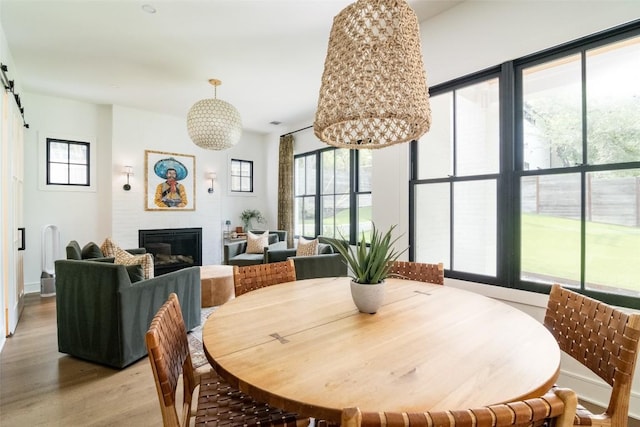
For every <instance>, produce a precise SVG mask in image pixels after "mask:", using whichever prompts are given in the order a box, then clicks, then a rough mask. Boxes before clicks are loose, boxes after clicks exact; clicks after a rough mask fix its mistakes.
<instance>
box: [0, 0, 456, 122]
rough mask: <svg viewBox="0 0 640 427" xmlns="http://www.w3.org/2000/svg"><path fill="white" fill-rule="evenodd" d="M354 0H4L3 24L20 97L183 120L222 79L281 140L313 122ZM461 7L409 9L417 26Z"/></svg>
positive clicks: (230, 94)
mask: <svg viewBox="0 0 640 427" xmlns="http://www.w3.org/2000/svg"><path fill="white" fill-rule="evenodd" d="M351 2H352V1H349V0H0V18H1V21H2V27H3V28H4V32H5V36H6V39H7V42H8V45H9V49H10V51H11V54H12V56H13V59H14V61H15V68H16V70H9V72H8V74H9V77H10V78H15V79H16V82H17V83H18V84H19V85H20V86H21V87H22V89H23V90H26V91H29V92H37V93H43V94H49V95H54V96H62V97H67V98H72V99H77V100H81V101H86V102H91V103H97V104H115V105H122V106H127V107H133V108H139V109H143V110H148V111H153V112H157V113H161V114H168V115H172V116H176V117H182V118H184V117H186V115H187V112H188V110H189V108H190V107H191V106H192V105H193V104H194V103H195V102H196V101H198V100H199V99H203V98H212V97H213V93H214V91H213V87H212V86H210V85H209V83H208V79H210V78H217V79H220V80H222V86H220V87H218V90H217V95H218V98H219V99H222V100H225V101H227V102H230V103H231V104H233V105H234V106H235V107H236V108H237V109H238V110H239V111H240V114H241V116H242V120H243V126H244V128H245V129H246V130H251V131H255V132H261V133H270V132H276V133H279V132H281V131H282V132H286V131H288V130H293V129H292V128H291V126H295V125H299V124H300V122H302V121H305V120H309V118H312V117H313V115H314V113H315V109H316V104H317V100H318V90H319V88H320V78H321V76H322V70H323V64H324V58H325V55H326V49H327V42H328V40H329V31H330V29H331V24H332V20H333V17H334V16H335V15H337V14H338V13H339V12H340V11H341V10H342V9H343V8H344V7H345V6H346V5H348V4H349V3H351ZM459 3H461V1H460V0H439V1H436V0H413V1H409V4H410V5H411V6H412V7H413V9H414V10H415V11H416V14H417V15H418V19H419V21H420V22H423V21H425V20H427V19H429V18H430V17H433V16H435V15H437V14H439V13H441V12H443V11H445V10H447V9H449V8H451V7H454V6H455V5H457V4H459ZM145 4H149V5H152V6H153V7H154V8H155V9H156V13H153V14H150V13H147V12H145V11H143V8H142V6H143V5H145ZM0 60H2V58H0ZM12 71H14V72H15V73H12ZM16 73H17V74H16ZM23 99H24V98H23ZM23 106H24V107H25V118H26V120H27V122H28V121H29V106H28V105H27V104H26V103H24V102H23ZM271 121H280V122H282V125H280V126H275V125H273V124H270V122H271ZM308 124H311V123H308Z"/></svg>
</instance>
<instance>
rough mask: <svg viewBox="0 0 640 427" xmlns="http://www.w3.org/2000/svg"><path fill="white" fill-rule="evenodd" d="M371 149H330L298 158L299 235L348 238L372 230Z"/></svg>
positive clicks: (296, 190) (296, 189)
mask: <svg viewBox="0 0 640 427" xmlns="http://www.w3.org/2000/svg"><path fill="white" fill-rule="evenodd" d="M371 165H372V157H371V152H370V150H347V149H336V148H327V149H322V150H317V151H313V152H310V153H304V154H299V155H297V156H295V221H294V229H295V234H296V235H301V236H306V237H315V236H318V235H322V236H327V237H337V238H340V237H344V238H345V239H349V240H350V241H351V242H355V240H356V238H358V239H359V237H358V236H359V234H360V233H362V232H364V233H365V236H368V235H369V232H370V230H371Z"/></svg>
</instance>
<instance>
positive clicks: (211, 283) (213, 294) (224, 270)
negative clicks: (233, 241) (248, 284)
mask: <svg viewBox="0 0 640 427" xmlns="http://www.w3.org/2000/svg"><path fill="white" fill-rule="evenodd" d="M200 286H201V292H202V293H201V299H202V304H201V305H202V307H212V306H215V305H222V304H224V303H225V302H227V301H229V300H230V299H231V298H233V297H234V296H235V290H234V287H233V266H231V265H203V266H202V267H200Z"/></svg>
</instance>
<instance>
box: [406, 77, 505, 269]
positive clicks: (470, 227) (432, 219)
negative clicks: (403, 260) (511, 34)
mask: <svg viewBox="0 0 640 427" xmlns="http://www.w3.org/2000/svg"><path fill="white" fill-rule="evenodd" d="M498 86H499V79H498V78H497V77H495V73H493V74H492V75H491V76H490V77H483V78H482V79H480V80H478V81H473V82H465V83H464V84H463V85H459V86H455V87H453V88H449V89H447V90H445V91H441V92H435V91H432V96H431V108H432V110H433V122H432V124H431V130H430V132H429V133H427V134H426V136H425V137H423V138H422V140H421V141H420V142H419V143H418V144H416V145H415V152H416V153H417V158H418V162H417V165H418V170H417V180H416V181H415V187H414V192H415V193H414V194H415V199H414V201H415V218H416V219H417V218H419V220H416V221H414V228H413V229H414V236H415V241H414V244H412V245H411V248H415V249H413V254H412V257H413V259H416V260H419V261H423V262H433V263H437V262H443V263H444V265H445V268H447V269H450V270H454V271H459V272H466V273H470V274H477V275H485V276H491V277H495V276H496V259H497V252H496V250H497V248H496V236H497V233H496V227H497V222H498V221H497V210H496V209H497V193H498V178H499V154H500V139H499V124H500V121H499V112H500V102H499V87H498ZM414 144H415V143H414ZM436 201H437V203H434V202H436Z"/></svg>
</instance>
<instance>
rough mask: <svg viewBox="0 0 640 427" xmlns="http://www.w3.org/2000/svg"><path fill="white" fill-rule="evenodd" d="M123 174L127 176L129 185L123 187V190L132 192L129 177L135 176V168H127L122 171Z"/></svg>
mask: <svg viewBox="0 0 640 427" xmlns="http://www.w3.org/2000/svg"><path fill="white" fill-rule="evenodd" d="M122 173H124V174H125V175H127V183H126V184H125V185H123V186H122V188H123V189H124V191H129V190H131V185H129V177H130V176H131V175H133V166H125V167H124V169H123V170H122Z"/></svg>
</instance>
